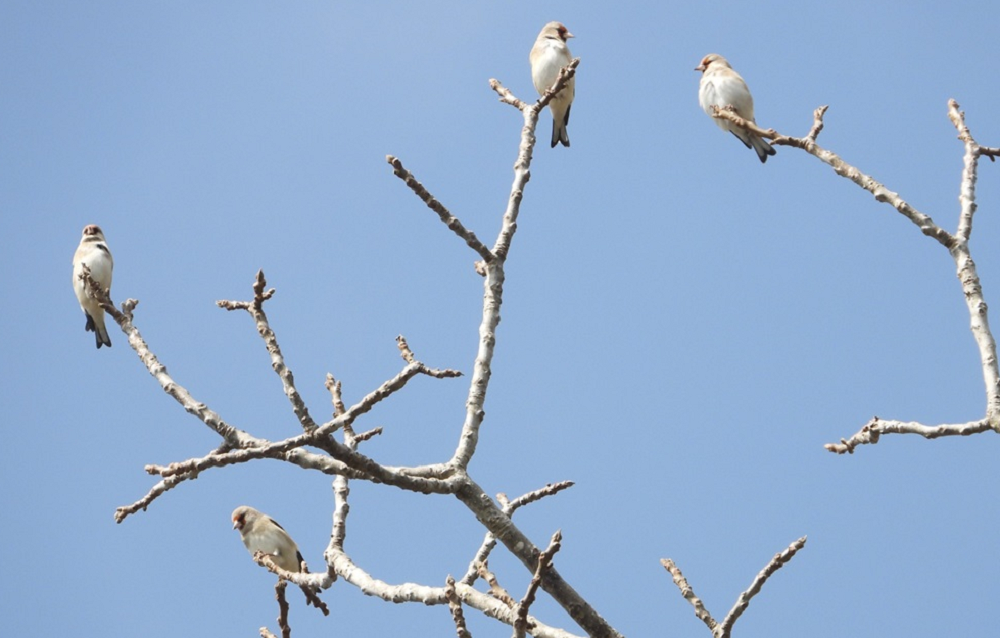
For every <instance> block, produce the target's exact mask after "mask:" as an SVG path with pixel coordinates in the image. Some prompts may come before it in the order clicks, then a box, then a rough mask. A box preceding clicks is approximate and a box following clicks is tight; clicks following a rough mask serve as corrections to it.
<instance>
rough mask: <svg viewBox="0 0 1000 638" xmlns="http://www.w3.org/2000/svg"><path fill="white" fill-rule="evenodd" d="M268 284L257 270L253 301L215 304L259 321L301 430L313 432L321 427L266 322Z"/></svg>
mask: <svg viewBox="0 0 1000 638" xmlns="http://www.w3.org/2000/svg"><path fill="white" fill-rule="evenodd" d="M266 286H267V280H266V279H265V278H264V271H263V270H258V271H257V276H256V278H255V279H254V284H253V292H254V298H253V301H252V302H237V301H217V302H215V303H216V305H217V306H219V307H220V308H224V309H226V310H237V309H243V310H246V311H247V312H249V313H250V316H251V317H253V320H254V323H256V324H257V333H258V334H259V335H260V336H261V338H262V339H263V340H264V345H265V346H266V347H267V353H268V354H269V355H271V368H272V369H273V370H274V372H275V374H277V375H278V378H279V379H281V387H282V389H283V390H284V391H285V396H287V397H288V400H289V401H290V402H291V404H292V412H294V413H295V417H296V418H297V419H298V420H299V423H300V424H301V425H302V429H303V430H305V431H306V432H310V431H312V430H315V429H316V428H317V427H318V426H317V425H316V422H315V421H313V419H312V416H310V415H309V408H307V407H306V404H305V401H303V400H302V395H300V394H299V391H298V390H297V389H295V377H294V375H292V371H291V370H290V369H289V368H288V366H287V365H285V357H284V356H282V354H281V348H280V347H279V346H278V338H277V336H275V334H274V330H271V325H270V324H269V323H268V321H267V315H266V314H265V313H264V302H265V301H267V300H268V299H270V298H271V297H272V296H273V295H274V288H271V289H270V290H267V291H266V292H265V290H264V288H265V287H266Z"/></svg>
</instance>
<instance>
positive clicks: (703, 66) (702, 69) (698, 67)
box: [694, 64, 705, 71]
mask: <svg viewBox="0 0 1000 638" xmlns="http://www.w3.org/2000/svg"><path fill="white" fill-rule="evenodd" d="M694 70H695V71H704V70H705V65H704V64H699V65H698V66H696V67H694Z"/></svg>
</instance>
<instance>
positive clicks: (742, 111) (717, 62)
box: [694, 53, 775, 163]
mask: <svg viewBox="0 0 1000 638" xmlns="http://www.w3.org/2000/svg"><path fill="white" fill-rule="evenodd" d="M694 70H695V71H701V83H700V84H699V86H698V103H699V104H701V108H702V109H704V110H705V112H706V113H708V114H709V115H710V116H712V115H713V113H712V107H713V106H716V107H718V108H720V109H724V108H726V107H732V110H733V111H734V112H735V113H736V115H739V116H740V117H742V118H743V119H744V120H746V121H748V122H753V123H754V124H756V123H757V121H756V120H754V118H753V96H752V95H750V89H749V88H747V83H746V82H745V81H744V80H743V78H742V77H741V76H740V74H739V73H737V72H736V71H734V70H733V67H732V66H730V65H729V61H728V60H726V58H724V57H722V56H721V55H719V54H717V53H710V54H708V55H706V56H705V57H704V58H702V59H701V64H699V65H698V66H696V67H695V68H694ZM712 119H713V120H715V123H716V124H718V125H719V128H721V129H722V130H724V131H729V132H730V133H732V134H733V135H735V136H736V137H737V138H739V140H740V141H741V142H743V143H744V144H746V147H747V148H752V149H753V150H754V151H756V153H757V157H759V158H760V161H761V163H764V162H766V161H767V156H768V155H774V154H775V151H774V147H773V146H771V145H770V144H768V143H767V141H765V140H764V139H763V138H762V137H760V136H759V135H756V134H754V133H751V132H750V131H748V130H746V129H743V128H740V127H738V126H736V125H735V124H733V123H732V122H730V121H729V120H727V119H723V118H719V117H714V116H713V117H712Z"/></svg>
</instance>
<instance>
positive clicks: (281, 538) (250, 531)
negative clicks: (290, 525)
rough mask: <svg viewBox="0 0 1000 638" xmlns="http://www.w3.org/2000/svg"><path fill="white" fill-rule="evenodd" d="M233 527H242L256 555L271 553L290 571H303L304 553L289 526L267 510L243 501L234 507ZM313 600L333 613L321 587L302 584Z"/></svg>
mask: <svg viewBox="0 0 1000 638" xmlns="http://www.w3.org/2000/svg"><path fill="white" fill-rule="evenodd" d="M232 518H233V529H235V530H239V532H240V537H241V538H242V539H243V544H244V545H246V548H247V551H249V552H250V555H251V556H253V555H254V554H255V553H257V552H263V553H265V554H267V555H268V556H270V557H271V560H273V561H274V564H275V565H277V566H278V567H280V568H282V569H284V570H285V571H288V572H293V573H298V572H300V571H302V561H303V558H302V553H301V552H299V546H298V545H296V544H295V541H293V540H292V537H291V536H289V535H288V532H286V531H285V528H284V527H282V526H281V525H279V524H278V522H277V521H275V520H274V519H273V518H271V517H270V516H268V515H267V514H265V513H263V512H260V511H258V510H255V509H254V508H252V507H250V506H249V505H241V506H239V507H237V508H236V509H235V510H233V517H232ZM299 588H300V589H301V590H302V593H304V594H305V595H306V600H307V602H308V603H309V604H312V605H313V606H314V607H317V608H318V609H320V610H321V611H322V612H323V614H324V615H327V614H329V613H330V612H329V610H327V609H326V605H325V604H324V603H323V601H321V600H320V599H319V597H318V594H319V588H316V587H305V586H302V585H300V586H299Z"/></svg>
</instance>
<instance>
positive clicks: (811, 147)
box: [713, 100, 1000, 454]
mask: <svg viewBox="0 0 1000 638" xmlns="http://www.w3.org/2000/svg"><path fill="white" fill-rule="evenodd" d="M826 109H827V107H825V106H822V107H820V108H818V109H816V111H815V112H814V113H813V126H812V128H811V129H810V131H809V134H808V135H806V136H805V137H803V138H795V137H789V136H787V135H782V134H780V133H778V132H776V131H775V130H774V129H766V130H765V129H762V128H760V127H759V126H757V125H756V124H754V123H753V122H748V121H746V120H744V119H743V118H741V117H739V116H738V115H736V114H735V113H734V112H732V110H730V109H719V108H714V113H713V116H714V117H717V118H721V119H727V120H729V121H731V122H733V123H734V124H736V125H737V126H740V127H743V128H745V129H747V130H749V131H752V132H754V133H756V134H757V135H760V136H762V137H766V138H768V139H770V140H771V141H772V143H773V144H777V145H785V146H792V147H795V148H800V149H802V150H804V151H806V152H807V153H809V154H810V155H813V156H815V157H817V158H819V159H820V160H822V161H823V162H825V163H827V164H829V165H830V166H831V167H833V170H834V172H836V173H837V174H838V175H840V176H841V177H846V178H847V179H849V180H851V181H852V182H854V183H855V184H857V185H858V186H860V187H861V188H863V189H865V190H866V191H868V192H870V193H871V194H872V195H874V196H875V199H876V200H877V201H879V202H883V203H887V204H889V205H891V206H892V207H893V208H895V209H896V210H897V211H899V212H900V213H901V214H902V215H904V216H905V217H906V218H907V219H909V220H910V221H911V222H913V223H914V224H915V225H916V226H917V227H918V228H919V229H920V231H921V232H922V233H923V234H925V235H927V236H928V237H931V238H932V239H934V240H936V241H937V242H938V243H939V244H941V245H942V246H944V247H945V248H947V249H948V252H949V254H950V255H951V257H952V259H953V260H954V262H955V269H956V274H957V276H958V280H959V282H960V283H961V285H962V293H963V295H964V296H965V302H966V306H967V308H968V312H969V318H970V322H969V323H970V329H971V331H972V336H973V338H974V339H975V341H976V346H977V347H978V349H979V358H980V364H981V366H982V372H983V382H984V385H985V386H986V415H985V417H984V418H983V419H980V420H977V421H972V422H968V423H956V424H947V425H937V426H928V425H923V424H921V423H913V422H902V421H892V420H890V421H883V420H880V419H878V418H874V419H872V420H871V421H869V422H868V423H867V424H865V426H864V427H863V428H862V429H861V430H860V431H859V432H857V433H856V434H854V435H853V436H852V437H850V438H849V439H841V441H840V443H828V444H826V445H825V447H826V449H827V450H829V451H831V452H835V453H838V454H844V453H846V452H850V453H853V452H854V448H856V447H857V446H858V445H864V444H874V443H877V442H878V439H879V436H880V435H882V434H919V435H921V436H923V437H925V438H928V439H931V438H937V437H939V436H967V435H969V434H976V433H979V432H984V431H986V430H989V429H992V430H994V431H996V432H1000V366H998V363H997V348H996V341H995V339H994V338H993V333H992V331H991V330H990V326H989V317H988V312H987V305H986V300H985V299H984V297H983V290H982V285H981V284H980V281H979V274H978V273H977V272H976V264H975V262H974V261H973V259H972V253H971V250H970V248H969V238H970V237H971V235H972V220H973V216H974V215H975V212H976V179H977V174H978V168H979V158H980V157H981V156H984V155H985V156H987V157H989V158H990V159H993V158H994V157H995V156H996V155H997V153H995V152H994V151H995V150H997V149H991V148H986V147H982V146H980V145H979V144H978V143H977V142H976V141H975V139H974V138H973V136H972V133H971V132H970V131H969V127H968V126H967V125H966V123H965V113H963V112H962V111H961V110H959V106H958V103H957V102H956V101H955V100H949V101H948V118H949V119H950V120H951V122H952V124H953V125H954V126H955V129H956V130H957V131H958V139H959V140H961V141H962V143H963V144H964V146H965V154H964V156H963V168H962V179H961V183H960V186H959V198H958V199H959V205H960V206H959V216H958V229H957V230H956V232H955V234H954V235H953V234H951V233H949V232H947V231H946V230H944V229H943V228H941V227H940V226H938V225H937V224H936V223H935V222H934V220H933V219H931V217H930V216H929V215H926V214H924V213H922V212H920V211H919V210H917V209H916V208H914V207H913V206H912V205H910V204H909V203H907V202H906V201H905V200H903V198H902V197H900V196H899V194H898V193H895V192H893V191H890V190H889V189H887V188H886V187H885V186H883V185H882V184H881V183H879V182H877V181H876V180H875V179H874V178H873V177H871V176H870V175H867V174H865V173H862V172H861V171H860V170H858V169H857V168H856V167H854V166H852V165H850V164H848V163H847V162H845V161H844V160H843V159H841V158H840V156H838V155H837V154H836V153H833V152H832V151H828V150H826V149H824V148H821V147H820V146H819V145H818V144H816V137H817V136H818V135H819V132H820V131H821V130H822V129H823V115H824V113H826Z"/></svg>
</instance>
